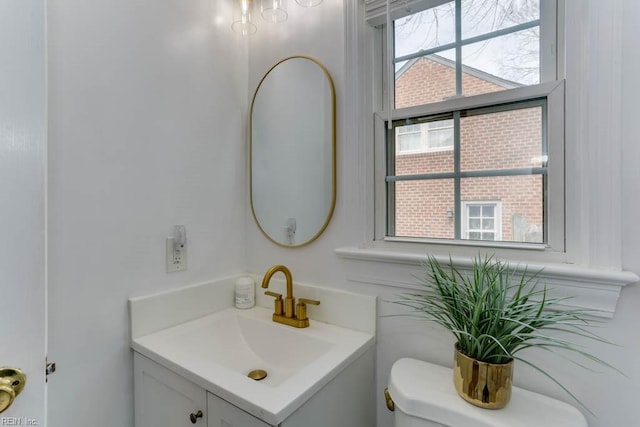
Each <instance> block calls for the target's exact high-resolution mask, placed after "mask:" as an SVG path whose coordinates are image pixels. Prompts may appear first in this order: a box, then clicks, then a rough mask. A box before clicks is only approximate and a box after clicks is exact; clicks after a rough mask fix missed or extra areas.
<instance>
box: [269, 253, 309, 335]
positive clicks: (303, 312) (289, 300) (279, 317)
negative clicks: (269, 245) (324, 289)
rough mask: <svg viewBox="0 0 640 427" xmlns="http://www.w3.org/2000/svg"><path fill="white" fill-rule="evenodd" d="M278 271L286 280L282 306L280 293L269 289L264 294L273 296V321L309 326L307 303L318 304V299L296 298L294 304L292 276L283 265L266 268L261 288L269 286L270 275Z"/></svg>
mask: <svg viewBox="0 0 640 427" xmlns="http://www.w3.org/2000/svg"><path fill="white" fill-rule="evenodd" d="M278 271H280V272H282V274H284V277H285V279H286V280H287V296H286V297H285V299H284V308H283V304H282V295H281V294H278V293H276V292H271V291H266V292H265V295H269V296H271V297H274V298H275V302H274V310H273V317H272V318H273V321H274V322H278V323H282V324H285V325H289V326H293V327H294V328H306V327H307V326H309V318H308V317H307V304H313V305H319V304H320V301H315V300H312V299H306V298H298V304H296V303H295V301H296V300H295V298H294V297H293V277H291V272H290V271H289V269H288V268H287V267H285V266H284V265H274V266H273V267H271V268H270V269H268V270H267V272H266V273H265V275H264V278H263V279H262V287H263V288H267V287H269V281H270V280H271V277H272V276H273V275H274V274H276V273H277V272H278ZM294 306H295V308H296V310H295V313H294V312H293V307H294Z"/></svg>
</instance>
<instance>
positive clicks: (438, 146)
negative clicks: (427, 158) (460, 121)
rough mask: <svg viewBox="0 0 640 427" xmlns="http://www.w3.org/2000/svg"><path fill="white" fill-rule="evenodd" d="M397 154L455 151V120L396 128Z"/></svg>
mask: <svg viewBox="0 0 640 427" xmlns="http://www.w3.org/2000/svg"><path fill="white" fill-rule="evenodd" d="M395 129H396V154H416V153H427V152H432V151H443V150H452V149H453V120H436V121H432V122H428V123H419V124H409V125H405V126H397V127H396V128H395Z"/></svg>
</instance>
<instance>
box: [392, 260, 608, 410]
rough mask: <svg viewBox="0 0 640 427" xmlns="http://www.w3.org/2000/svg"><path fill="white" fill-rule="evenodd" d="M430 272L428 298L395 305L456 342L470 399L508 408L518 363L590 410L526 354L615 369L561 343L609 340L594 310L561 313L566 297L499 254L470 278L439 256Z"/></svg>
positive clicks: (460, 376)
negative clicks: (575, 358)
mask: <svg viewBox="0 0 640 427" xmlns="http://www.w3.org/2000/svg"><path fill="white" fill-rule="evenodd" d="M426 268H427V273H428V274H427V276H428V277H427V279H426V280H424V281H423V282H422V284H423V285H424V287H425V292H421V293H413V294H408V295H405V296H404V297H403V298H402V299H401V300H398V301H395V302H396V303H398V304H402V305H404V306H408V307H411V308H412V309H413V310H414V314H415V315H417V316H418V317H419V318H421V319H424V320H429V321H433V322H435V323H437V324H439V325H441V326H443V327H444V328H445V329H447V330H448V331H449V332H451V333H452V334H453V335H454V336H455V338H456V340H457V342H456V345H455V352H454V364H453V365H454V384H455V387H456V390H457V391H458V394H460V396H461V397H462V398H463V399H465V400H466V401H468V402H470V403H472V404H474V405H476V406H480V407H483V408H490V409H497V408H502V407H504V406H505V405H506V404H507V403H508V401H509V398H510V396H511V383H512V378H513V361H514V360H518V361H519V362H522V363H524V364H526V365H529V366H531V367H532V368H533V369H535V370H537V371H538V372H540V373H541V374H543V375H545V376H546V377H548V378H549V379H551V380H552V381H554V382H555V383H556V384H558V385H559V386H560V387H561V388H562V389H563V390H564V391H565V392H567V393H568V394H569V395H570V396H571V397H572V398H573V399H574V400H576V402H578V403H579V404H580V405H581V406H582V407H584V405H582V403H581V402H580V401H579V400H578V399H577V398H576V397H575V396H574V395H573V394H572V393H571V392H570V391H569V390H568V389H567V388H566V387H564V386H563V385H562V384H560V383H559V382H558V381H557V380H556V379H555V378H553V377H552V376H551V375H550V374H548V373H547V372H546V371H545V370H543V369H542V368H540V367H538V366H537V365H535V364H534V363H533V362H531V361H530V360H527V359H525V358H523V357H522V356H521V353H520V352H521V351H522V350H525V349H528V348H532V347H535V348H540V349H544V350H547V351H550V352H553V353H556V352H562V351H566V352H569V353H573V354H575V355H579V356H581V357H584V358H586V359H588V360H591V361H593V362H596V363H598V364H601V365H605V366H607V367H610V368H611V366H610V365H608V364H607V363H606V362H604V361H602V360H601V359H599V358H597V357H595V356H592V355H590V354H589V353H587V352H585V351H583V350H581V349H580V348H579V347H578V346H576V345H575V344H573V343H572V342H570V341H569V340H567V339H566V338H561V337H559V335H561V336H562V337H571V336H573V337H577V336H579V337H586V338H589V339H594V340H597V341H601V342H605V341H604V340H602V339H601V338H600V337H598V336H597V335H595V334H594V333H592V332H590V331H589V330H588V329H586V327H588V326H589V325H590V323H592V319H590V316H589V313H590V312H589V311H588V310H580V309H567V308H566V307H560V306H561V305H562V303H564V302H566V298H551V297H549V296H548V295H547V289H546V287H540V286H538V285H539V284H538V280H537V273H536V274H529V273H528V272H527V271H526V269H525V270H524V271H523V272H522V273H516V272H515V271H514V269H513V268H510V267H509V264H508V263H505V262H502V261H499V260H496V259H494V258H493V257H492V256H486V257H484V258H481V257H477V258H475V259H474V260H473V263H472V268H471V271H470V272H469V273H468V274H466V273H465V272H462V271H460V270H459V269H458V268H457V267H456V266H455V265H454V263H453V262H452V260H451V259H450V260H449V263H448V265H443V264H441V263H440V262H439V261H438V260H437V259H436V258H434V257H432V256H429V257H428V259H427V263H426ZM614 369H615V368H614ZM585 409H586V408H585ZM587 410H588V409H587Z"/></svg>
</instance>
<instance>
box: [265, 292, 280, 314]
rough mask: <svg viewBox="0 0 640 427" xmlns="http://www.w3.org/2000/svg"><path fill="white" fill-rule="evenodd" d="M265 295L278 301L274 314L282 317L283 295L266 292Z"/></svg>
mask: <svg viewBox="0 0 640 427" xmlns="http://www.w3.org/2000/svg"><path fill="white" fill-rule="evenodd" d="M264 294H265V295H268V296H270V297H274V298H275V299H276V300H275V301H274V302H273V313H274V314H278V315H282V311H283V310H282V294H279V293H277V292H271V291H265V293H264Z"/></svg>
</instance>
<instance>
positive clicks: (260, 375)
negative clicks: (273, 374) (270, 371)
mask: <svg viewBox="0 0 640 427" xmlns="http://www.w3.org/2000/svg"><path fill="white" fill-rule="evenodd" d="M247 376H248V377H249V378H251V379H252V380H256V381H260V380H263V379H265V378H267V371H263V370H262V369H256V370H254V371H251V372H249V374H247Z"/></svg>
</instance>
